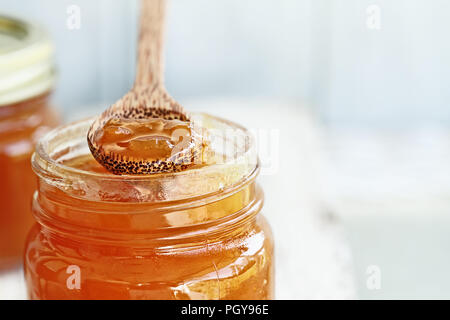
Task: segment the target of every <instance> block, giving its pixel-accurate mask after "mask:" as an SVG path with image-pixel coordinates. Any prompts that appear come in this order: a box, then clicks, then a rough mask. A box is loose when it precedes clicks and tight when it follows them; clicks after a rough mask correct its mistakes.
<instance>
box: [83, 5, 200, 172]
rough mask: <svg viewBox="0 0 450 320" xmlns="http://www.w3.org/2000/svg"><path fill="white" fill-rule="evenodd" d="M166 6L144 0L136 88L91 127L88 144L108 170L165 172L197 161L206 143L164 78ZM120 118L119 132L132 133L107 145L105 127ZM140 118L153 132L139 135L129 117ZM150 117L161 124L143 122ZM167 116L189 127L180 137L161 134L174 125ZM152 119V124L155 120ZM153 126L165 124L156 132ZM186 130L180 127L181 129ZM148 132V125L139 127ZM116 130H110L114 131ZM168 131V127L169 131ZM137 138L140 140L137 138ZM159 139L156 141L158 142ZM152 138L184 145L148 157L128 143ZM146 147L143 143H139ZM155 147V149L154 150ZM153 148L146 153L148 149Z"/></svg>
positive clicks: (186, 127) (171, 143)
mask: <svg viewBox="0 0 450 320" xmlns="http://www.w3.org/2000/svg"><path fill="white" fill-rule="evenodd" d="M165 9H166V0H142V6H141V22H140V37H139V48H138V61H137V72H136V80H135V84H134V87H133V89H132V90H131V91H130V92H128V93H127V94H126V95H125V96H124V97H123V98H121V99H120V100H119V101H117V102H116V103H115V104H114V105H112V106H111V107H110V108H108V109H107V110H106V111H105V112H103V113H102V114H101V115H100V117H98V118H97V119H96V120H95V121H94V123H93V124H92V126H91V128H90V130H89V132H88V144H89V147H90V149H91V152H92V154H93V156H94V157H95V158H96V160H97V161H98V162H99V163H101V164H102V165H103V166H104V167H105V168H106V169H108V170H109V171H111V172H113V173H115V174H149V173H161V172H173V171H180V170H184V169H186V168H187V167H188V166H190V165H192V164H193V163H194V162H195V161H196V159H197V158H198V156H199V153H200V150H199V148H201V147H202V145H201V143H200V144H199V143H198V142H197V141H196V140H195V138H196V137H197V134H196V133H195V132H194V127H193V125H192V124H191V123H190V121H189V119H190V117H189V115H188V113H187V112H186V111H185V110H184V108H183V107H182V106H181V105H180V104H179V103H178V102H176V101H175V100H174V99H173V98H172V97H171V96H170V95H169V94H168V93H167V91H166V89H165V87H164V77H163V73H164V72H163V66H164V63H163V43H164V17H165ZM112 119H115V120H114V121H115V124H114V125H115V127H113V129H117V132H118V133H121V132H122V133H123V132H124V131H127V132H128V133H129V137H127V136H124V140H123V141H115V140H117V139H116V138H117V137H111V138H112V140H114V141H115V142H116V144H115V145H111V144H109V148H108V149H105V145H103V143H99V142H100V141H103V142H105V141H106V142H108V136H105V134H106V133H105V131H104V128H105V126H109V129H111V121H112ZM120 119H124V120H126V122H127V123H128V127H127V128H124V127H121V126H120ZM130 119H136V120H140V121H139V122H137V124H138V125H139V123H140V124H142V125H143V126H146V128H147V129H149V130H150V131H149V130H147V131H148V134H147V136H144V137H143V136H142V135H140V136H135V135H134V133H135V132H133V130H132V129H130V128H136V126H130V125H129V120H130ZM145 119H160V121H161V123H160V124H155V122H154V121H149V123H148V124H146V123H145V121H144V122H142V120H145ZM167 121H178V122H179V123H178V125H179V126H181V127H183V123H184V127H183V130H184V133H180V132H181V131H178V134H177V135H176V136H175V137H170V136H168V135H167V134H166V135H164V134H162V133H161V130H163V131H164V128H165V127H171V126H170V124H167V123H164V122H167ZM150 122H151V123H150ZM151 128H159V129H158V130H156V131H155V132H153V134H152V131H151ZM179 129H180V128H179ZM137 131H139V132H142V130H137ZM114 132H115V131H114V130H112V131H111V130H110V133H112V134H114ZM166 133H167V132H166ZM133 137H134V138H136V139H138V140H139V142H137V141H134V140H133ZM152 139H153V141H152ZM145 140H147V141H149V144H148V147H149V148H151V146H152V145H154V146H158V148H159V149H161V143H163V144H165V145H166V146H168V148H175V145H176V144H177V143H179V142H180V143H181V142H182V143H183V146H184V149H182V150H175V149H174V151H176V152H172V153H171V154H170V156H168V157H162V158H155V157H148V156H142V157H139V156H136V150H134V152H133V156H132V157H131V156H130V155H127V152H126V151H127V149H126V147H124V146H126V145H129V146H132V147H134V149H136V148H140V147H143V144H144V143H143V141H145ZM138 146H140V147H138ZM150 151H151V150H150ZM157 151H158V150H155V154H157ZM148 153H149V150H148V148H147V150H146V152H145V153H143V155H144V154H148Z"/></svg>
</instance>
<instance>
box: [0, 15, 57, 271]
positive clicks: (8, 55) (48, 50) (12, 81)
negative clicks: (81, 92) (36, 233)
mask: <svg viewBox="0 0 450 320" xmlns="http://www.w3.org/2000/svg"><path fill="white" fill-rule="evenodd" d="M0 44H1V49H0V177H1V180H2V182H1V184H0V270H4V269H6V268H10V267H14V266H18V265H20V262H21V258H22V256H23V246H24V242H25V238H26V235H27V233H28V231H29V229H30V227H31V225H32V223H33V221H34V220H33V218H32V215H31V209H30V208H31V200H32V195H33V193H34V191H35V189H36V177H35V176H34V174H33V171H32V169H31V164H30V160H31V154H32V153H33V150H34V146H35V143H36V142H37V140H38V138H39V137H41V136H42V135H43V134H44V133H46V132H47V131H49V129H50V128H51V127H54V126H56V124H57V116H56V115H55V114H54V112H53V111H52V109H51V108H50V102H49V97H50V91H51V90H52V87H53V83H54V64H53V46H52V44H51V42H50V41H49V40H48V37H47V36H46V34H45V32H44V31H43V30H42V29H40V28H39V27H37V26H34V25H31V24H27V23H25V22H22V21H19V20H15V19H11V18H6V17H1V16H0Z"/></svg>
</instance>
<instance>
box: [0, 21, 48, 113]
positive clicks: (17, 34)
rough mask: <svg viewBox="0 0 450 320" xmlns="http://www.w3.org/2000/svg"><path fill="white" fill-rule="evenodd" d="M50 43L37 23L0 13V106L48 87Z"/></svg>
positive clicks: (42, 91) (19, 100)
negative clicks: (0, 14)
mask: <svg viewBox="0 0 450 320" xmlns="http://www.w3.org/2000/svg"><path fill="white" fill-rule="evenodd" d="M54 82H55V63H54V46H53V44H52V42H51V40H50V38H49V36H48V34H47V33H46V32H45V30H43V29H42V28H41V27H39V26H37V25H34V24H31V23H28V22H24V21H21V20H18V19H15V18H10V17H5V16H0V107H1V106H5V105H10V104H14V103H18V102H21V101H25V100H28V99H31V98H33V97H36V96H39V95H41V94H44V93H46V92H48V91H50V90H51V89H52V88H53V85H54Z"/></svg>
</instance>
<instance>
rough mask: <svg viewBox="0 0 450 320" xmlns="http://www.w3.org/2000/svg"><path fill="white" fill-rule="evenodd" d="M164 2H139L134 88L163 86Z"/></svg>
mask: <svg viewBox="0 0 450 320" xmlns="http://www.w3.org/2000/svg"><path fill="white" fill-rule="evenodd" d="M165 11H166V0H141V20H140V35H139V44H138V59H137V72H136V80H135V84H134V86H135V87H141V86H155V85H161V86H162V85H163V82H164V61H163V59H164V58H163V42H164V20H165Z"/></svg>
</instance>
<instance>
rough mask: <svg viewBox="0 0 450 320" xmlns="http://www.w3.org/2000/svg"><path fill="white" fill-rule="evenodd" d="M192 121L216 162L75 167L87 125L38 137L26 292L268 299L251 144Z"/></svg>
mask: <svg viewBox="0 0 450 320" xmlns="http://www.w3.org/2000/svg"><path fill="white" fill-rule="evenodd" d="M194 117H195V118H196V121H197V123H201V126H202V127H206V128H208V130H209V132H210V133H212V135H213V139H212V141H213V148H214V150H224V152H223V157H222V156H221V157H218V158H217V159H219V158H220V159H222V161H217V162H216V163H215V164H212V165H207V166H203V167H199V168H196V169H191V170H187V171H184V172H179V173H174V174H161V175H153V176H114V175H111V174H107V173H102V171H101V170H96V169H95V165H89V166H85V165H84V166H80V165H79V164H80V163H83V161H84V160H80V159H90V161H94V160H93V159H92V156H91V155H90V153H89V149H88V147H87V143H86V134H87V130H88V128H89V126H90V123H91V121H90V120H88V121H82V122H78V123H75V124H72V125H68V126H65V127H62V128H59V129H57V130H55V131H52V132H51V133H49V134H47V135H46V136H45V137H44V138H43V139H42V140H41V142H40V143H39V144H38V146H37V148H36V153H35V155H34V157H33V168H34V170H35V172H36V173H37V175H38V176H39V185H38V192H37V193H36V194H35V198H34V203H33V213H34V215H35V217H36V219H37V221H38V223H37V224H36V225H35V226H34V227H33V229H32V231H31V232H30V235H29V237H28V243H27V249H26V253H25V259H26V261H25V276H26V280H27V287H28V293H29V297H30V298H32V299H272V298H273V292H274V278H273V277H274V275H273V271H274V270H273V269H274V268H273V265H274V264H273V239H272V234H271V231H270V227H269V225H268V224H267V222H266V220H265V218H264V217H263V216H262V215H261V214H260V210H261V208H262V205H263V198H264V197H263V193H262V190H261V188H260V187H259V186H258V185H257V184H256V182H255V179H256V177H257V175H258V173H259V167H258V161H257V156H256V152H255V147H254V143H253V139H252V138H251V136H250V135H249V133H248V132H247V131H246V130H245V129H244V128H241V127H239V126H238V125H236V124H234V123H231V122H228V121H225V120H221V119H218V118H214V117H211V116H207V115H202V114H196V115H194ZM217 159H216V160H217ZM85 163H86V162H85ZM91 163H94V162H91ZM77 164H78V165H77ZM87 168H88V169H89V170H88V169H87Z"/></svg>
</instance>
